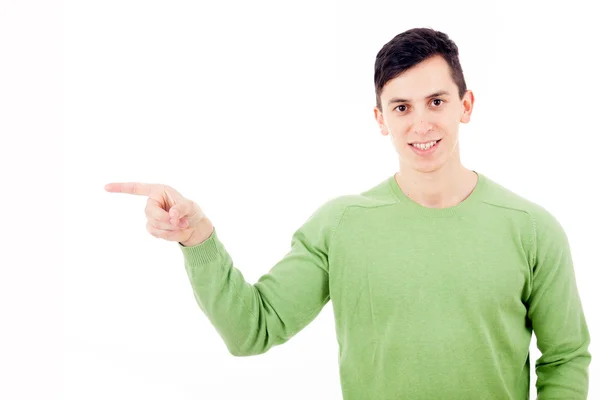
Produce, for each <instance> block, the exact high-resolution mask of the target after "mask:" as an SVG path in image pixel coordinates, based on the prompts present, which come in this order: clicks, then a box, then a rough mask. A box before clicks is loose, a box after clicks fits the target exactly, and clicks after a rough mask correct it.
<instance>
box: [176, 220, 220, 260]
mask: <svg viewBox="0 0 600 400" xmlns="http://www.w3.org/2000/svg"><path fill="white" fill-rule="evenodd" d="M177 245H178V246H179V248H180V249H181V252H182V253H183V256H184V258H185V259H186V261H188V262H189V263H191V264H192V265H205V264H209V263H211V262H213V261H215V260H218V259H219V257H221V256H222V255H223V254H225V253H226V251H225V247H224V246H223V243H221V241H220V240H219V237H218V236H217V228H213V231H212V233H211V235H210V236H209V237H208V238H207V239H206V240H205V241H203V242H202V243H198V244H197V245H195V246H190V247H186V246H183V245H182V244H181V243H179V242H178V243H177Z"/></svg>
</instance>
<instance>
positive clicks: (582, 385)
mask: <svg viewBox="0 0 600 400" xmlns="http://www.w3.org/2000/svg"><path fill="white" fill-rule="evenodd" d="M532 223H533V232H534V233H533V240H532V253H531V254H532V255H533V264H532V268H533V282H532V284H533V285H532V291H531V294H530V296H529V299H528V302H527V303H528V318H529V319H530V321H531V323H532V327H533V331H534V333H535V336H536V339H537V347H538V349H539V350H540V352H541V357H540V358H539V359H538V360H537V361H536V363H535V371H536V375H537V380H536V388H537V394H538V397H537V399H538V400H550V399H552V400H555V399H570V400H579V399H581V400H584V399H587V393H588V386H589V375H588V366H589V364H590V362H591V354H590V352H589V350H588V346H589V344H590V334H589V331H588V327H587V324H586V319H585V316H584V313H583V308H582V304H581V301H580V297H579V293H578V289H577V284H576V279H575V272H574V267H573V261H572V258H571V249H570V245H569V241H568V238H567V235H566V233H565V231H564V229H563V228H562V226H561V225H560V223H559V222H558V221H557V220H556V218H555V217H554V216H552V215H551V214H550V213H549V212H547V211H546V210H545V209H539V210H537V211H536V212H534V213H532Z"/></svg>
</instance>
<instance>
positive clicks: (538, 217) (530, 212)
mask: <svg viewBox="0 0 600 400" xmlns="http://www.w3.org/2000/svg"><path fill="white" fill-rule="evenodd" d="M483 201H484V202H485V203H486V204H488V205H490V206H492V207H497V208H500V209H503V210H506V212H507V216H508V214H510V213H511V212H512V213H515V212H516V213H522V214H524V215H527V217H528V218H529V220H530V221H531V223H532V224H533V225H534V229H536V226H537V227H538V228H539V227H540V226H544V227H552V228H553V229H559V230H560V229H561V227H560V223H559V222H558V220H557V218H556V217H555V216H554V214H553V213H552V212H550V211H549V209H548V208H546V206H545V205H543V204H542V203H540V202H537V201H534V200H532V199H531V198H529V197H526V196H525V195H523V194H521V193H518V192H516V191H514V190H512V189H509V188H507V187H506V186H504V185H502V184H500V183H498V182H496V181H494V180H492V179H490V178H487V185H486V191H485V196H484V200H483Z"/></svg>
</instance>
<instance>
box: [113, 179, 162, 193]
mask: <svg viewBox="0 0 600 400" xmlns="http://www.w3.org/2000/svg"><path fill="white" fill-rule="evenodd" d="M160 188H162V185H159V184H155V183H140V182H112V183H108V184H106V185H105V186H104V190H106V191H107V192H112V193H128V194H135V195H138V196H150V194H151V193H152V192H153V191H156V190H157V189H160Z"/></svg>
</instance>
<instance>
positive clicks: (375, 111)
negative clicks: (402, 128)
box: [373, 106, 389, 136]
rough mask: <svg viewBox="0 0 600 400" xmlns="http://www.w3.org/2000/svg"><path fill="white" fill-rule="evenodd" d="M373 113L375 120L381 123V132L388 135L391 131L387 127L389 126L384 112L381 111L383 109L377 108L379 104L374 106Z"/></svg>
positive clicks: (378, 123)
mask: <svg viewBox="0 0 600 400" xmlns="http://www.w3.org/2000/svg"><path fill="white" fill-rule="evenodd" d="M373 114H374V115H375V121H377V125H379V130H380V131H381V134H382V135H383V136H386V135H387V134H388V133H389V131H388V129H387V126H386V125H385V120H384V119H383V113H382V112H381V110H379V108H377V106H375V107H374V108H373Z"/></svg>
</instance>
